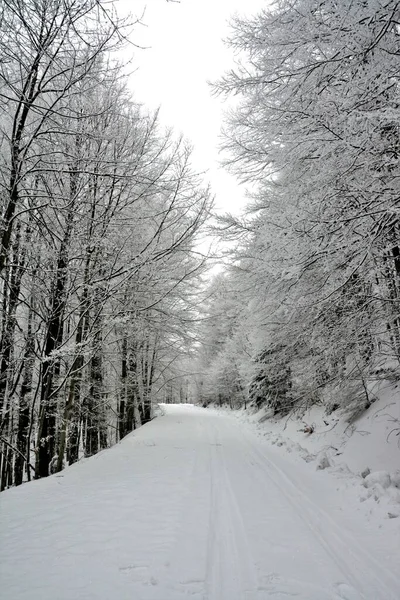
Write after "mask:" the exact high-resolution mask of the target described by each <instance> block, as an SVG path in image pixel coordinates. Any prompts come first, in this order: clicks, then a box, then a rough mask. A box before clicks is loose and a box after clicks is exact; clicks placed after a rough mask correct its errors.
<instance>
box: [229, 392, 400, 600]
mask: <svg viewBox="0 0 400 600" xmlns="http://www.w3.org/2000/svg"><path fill="white" fill-rule="evenodd" d="M376 393H377V395H378V399H377V401H376V402H374V403H373V404H372V405H371V407H370V408H369V409H368V410H367V411H365V412H364V413H363V414H362V416H361V417H360V418H358V419H357V420H355V421H354V422H352V423H350V424H349V422H348V421H347V420H346V415H345V414H343V413H341V412H340V411H338V412H334V413H332V414H331V415H327V414H325V410H324V407H323V406H313V407H312V408H311V409H310V410H308V411H306V412H305V413H303V414H301V415H299V414H295V415H291V416H290V417H288V418H284V419H278V420H274V419H271V418H268V410H267V409H265V408H262V409H261V410H258V411H253V410H251V408H250V410H247V411H245V410H240V411H235V412H233V413H232V412H231V411H229V413H230V414H232V415H234V416H235V417H236V418H237V419H239V420H240V421H242V422H243V421H244V422H247V423H249V424H250V425H251V426H252V427H253V428H255V429H257V431H258V433H259V434H260V435H261V436H263V437H264V439H265V440H267V441H269V443H270V444H272V445H276V446H277V447H281V448H282V450H286V452H289V453H291V454H293V455H294V456H295V457H298V458H300V459H302V460H303V461H305V462H307V463H309V464H310V468H311V469H314V470H315V469H317V470H325V469H326V471H327V472H328V473H329V474H330V475H333V477H335V478H336V480H337V481H338V482H340V486H341V488H345V489H346V496H347V497H346V502H347V503H349V502H350V501H353V502H354V503H355V505H354V508H355V509H356V510H358V511H360V512H362V513H363V514H364V516H365V517H366V518H367V519H368V520H374V521H375V523H376V524H378V526H379V527H380V528H382V527H383V528H385V527H386V526H387V529H388V530H389V531H390V530H391V529H392V528H393V527H394V528H395V529H396V528H397V532H398V535H399V540H400V386H399V385H397V386H395V387H393V385H392V384H389V383H387V384H384V383H381V384H380V385H379V387H378V386H377V388H376ZM357 503H358V506H357ZM360 503H361V504H360ZM382 519H383V521H385V520H387V519H398V522H397V523H396V524H395V525H393V524H390V525H389V524H387V525H386V523H385V522H383V523H382ZM399 544H400V542H399ZM399 598H400V596H399Z"/></svg>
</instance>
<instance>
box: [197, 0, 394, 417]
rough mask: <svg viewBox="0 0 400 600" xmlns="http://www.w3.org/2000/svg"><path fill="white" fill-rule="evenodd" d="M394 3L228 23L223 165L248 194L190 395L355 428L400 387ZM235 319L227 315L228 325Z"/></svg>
mask: <svg viewBox="0 0 400 600" xmlns="http://www.w3.org/2000/svg"><path fill="white" fill-rule="evenodd" d="M399 23H400V6H399V4H398V2H395V1H394V0H393V1H392V0H388V1H387V2H379V1H378V2H377V1H375V0H374V1H373V0H342V1H341V2H336V1H334V0H294V1H292V0H290V1H289V0H281V1H279V2H276V3H275V4H273V5H272V6H271V7H270V8H268V9H265V10H264V11H262V12H261V13H260V14H258V15H257V16H255V17H254V18H251V19H236V20H235V22H234V30H233V34H232V37H231V40H230V44H231V46H232V47H233V48H234V50H235V51H236V53H237V55H238V56H239V59H240V57H242V63H239V66H238V67H237V68H236V70H235V71H233V72H231V73H228V74H227V75H226V76H225V77H224V78H223V79H222V80H221V81H220V82H219V84H218V85H217V89H218V90H219V91H220V92H221V93H224V94H235V95H237V97H238V102H237V108H236V109H235V111H234V112H233V113H232V114H231V115H230V117H229V119H228V121H227V123H226V126H225V148H226V150H227V152H228V153H229V160H228V164H229V166H230V167H231V169H232V170H233V171H234V172H235V173H236V174H237V175H238V176H239V177H241V178H242V180H244V181H247V182H248V183H249V184H251V185H250V189H251V190H252V192H251V195H250V198H249V205H248V207H247V211H246V213H245V215H244V217H243V218H242V219H235V218H233V217H229V216H227V217H225V218H224V219H221V220H220V223H219V232H220V233H221V234H222V235H224V236H225V238H227V239H229V240H231V241H232V240H233V242H234V243H235V250H234V251H233V253H232V256H231V266H230V267H229V268H227V269H226V272H225V274H224V275H219V276H217V278H216V279H215V281H214V282H213V284H212V286H211V288H210V290H209V293H210V300H209V303H208V307H206V310H205V314H204V318H205V321H204V327H203V340H204V341H203V345H202V348H201V351H200V359H199V360H200V365H199V370H202V371H203V373H204V376H203V378H202V380H199V382H198V396H199V398H200V400H201V401H202V402H204V403H208V402H210V401H214V402H230V403H231V404H233V405H242V404H243V403H245V402H247V401H249V400H250V401H253V402H254V403H255V404H256V405H258V406H260V405H261V404H265V405H267V406H269V407H270V408H271V411H272V413H280V414H287V413H288V412H290V411H293V410H299V409H303V408H306V407H308V406H310V405H312V404H313V403H318V402H324V403H325V404H326V407H327V410H334V409H337V408H339V407H342V408H345V409H346V410H347V411H348V412H349V418H354V417H356V416H357V414H360V413H361V412H362V411H363V410H364V409H365V408H366V407H368V406H369V405H370V404H371V402H373V400H374V396H373V394H371V382H373V381H376V380H377V379H380V378H383V379H386V380H392V381H397V380H398V379H399V378H400V365H399V359H400V311H399V302H400V239H399V232H400V227H399V211H400V195H399V193H400V126H399V123H400V89H399V58H400V29H399ZM227 317H228V318H227Z"/></svg>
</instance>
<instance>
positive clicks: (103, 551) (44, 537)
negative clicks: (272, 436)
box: [0, 405, 400, 600]
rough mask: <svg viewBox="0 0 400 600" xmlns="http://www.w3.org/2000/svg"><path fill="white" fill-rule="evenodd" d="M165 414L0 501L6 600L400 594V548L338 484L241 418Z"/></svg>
mask: <svg viewBox="0 0 400 600" xmlns="http://www.w3.org/2000/svg"><path fill="white" fill-rule="evenodd" d="M165 410H166V414H165V416H163V417H160V418H157V419H155V420H154V421H152V422H151V423H149V424H147V425H146V426H144V427H142V428H141V429H139V430H138V431H136V432H135V433H134V434H131V435H130V436H128V437H127V438H125V439H124V440H123V442H122V443H121V444H118V445H117V446H115V447H113V448H112V449H111V450H107V451H105V452H102V453H100V454H98V455H97V456H95V457H94V458H91V459H89V460H86V461H81V462H80V463H79V464H77V465H75V466H73V467H72V468H70V469H67V470H66V471H64V472H62V473H61V474H60V475H58V476H53V477H50V478H48V479H46V480H40V481H36V482H33V483H31V484H27V485H24V486H22V487H20V488H17V489H12V490H9V491H7V492H5V493H3V494H1V496H0V519H1V522H0V527H1V529H0V532H1V533H0V590H1V592H0V595H1V598H2V600H28V599H29V600H184V599H191V600H266V599H268V598H273V599H275V600H281V599H282V600H288V598H296V599H297V600H339V599H345V600H361V599H363V600H399V598H400V569H398V570H396V565H397V564H398V559H399V556H400V553H399V556H397V557H396V556H393V547H388V545H387V544H386V542H385V539H384V538H383V537H382V538H380V537H379V535H378V534H377V532H376V531H375V532H374V531H372V530H370V529H368V528H367V527H365V523H364V522H363V520H362V517H361V515H360V514H356V513H355V511H353V512H352V511H351V510H348V507H346V506H343V500H342V496H340V495H339V494H338V493H337V492H336V488H335V482H334V480H333V479H332V481H330V480H328V478H324V477H321V476H320V474H319V473H316V472H313V471H312V470H311V469H309V468H308V465H306V464H301V463H299V462H296V461H292V460H291V457H290V456H288V455H284V454H283V453H282V452H279V451H278V450H277V449H275V448H272V447H270V446H269V445H268V444H266V443H264V442H262V441H261V440H260V439H259V438H258V437H256V435H255V434H254V433H253V432H252V431H251V430H250V429H249V428H248V427H247V426H244V425H243V426H242V425H241V424H240V422H238V421H235V420H234V419H233V418H231V417H229V416H226V415H222V414H218V413H217V412H215V411H207V410H205V409H201V408H195V407H191V406H185V405H180V406H170V407H165Z"/></svg>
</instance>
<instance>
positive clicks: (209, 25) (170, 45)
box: [123, 0, 268, 212]
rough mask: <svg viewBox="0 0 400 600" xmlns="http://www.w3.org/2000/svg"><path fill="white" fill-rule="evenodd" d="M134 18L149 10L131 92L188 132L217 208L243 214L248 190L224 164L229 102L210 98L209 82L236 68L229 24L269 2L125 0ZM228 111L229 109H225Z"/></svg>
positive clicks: (139, 34)
mask: <svg viewBox="0 0 400 600" xmlns="http://www.w3.org/2000/svg"><path fill="white" fill-rule="evenodd" d="M123 2H124V4H125V6H128V7H129V9H130V11H131V12H133V14H135V15H141V14H142V11H143V10H144V9H145V14H144V18H143V21H144V22H145V23H146V27H139V28H136V29H135V31H134V36H133V37H134V39H133V41H134V42H135V43H137V44H140V45H141V46H145V47H146V48H147V49H146V50H143V51H141V50H138V51H137V53H136V60H135V65H138V70H137V71H136V72H135V73H134V74H132V76H131V81H132V89H133V92H134V95H135V97H136V99H137V100H138V101H141V102H143V103H144V104H145V105H146V106H148V107H149V108H152V109H155V108H157V107H158V106H161V113H160V116H161V120H162V122H163V123H165V124H166V125H170V126H172V127H173V128H174V130H175V131H177V132H178V133H183V134H184V136H185V137H186V138H188V139H189V140H190V141H191V143H192V145H193V146H194V165H195V167H196V168H197V169H199V170H207V179H208V181H210V183H211V186H212V190H213V192H214V194H215V195H216V206H217V208H219V209H221V210H223V211H232V212H238V211H239V210H240V208H241V207H243V206H244V203H245V199H244V192H245V190H244V188H243V187H242V186H240V185H239V183H238V182H237V180H236V179H235V178H233V177H232V176H230V175H228V174H227V173H226V171H225V170H224V169H223V168H222V167H220V166H219V160H220V158H221V157H220V155H219V152H218V144H219V139H218V137H219V133H220V129H221V125H222V114H223V110H224V103H223V102H222V100H221V99H219V98H215V97H213V96H212V95H211V89H210V87H209V85H208V83H207V82H208V81H210V80H215V79H218V78H219V77H220V76H221V75H222V74H223V73H224V71H226V70H227V69H229V67H231V66H232V65H233V56H232V52H231V50H230V49H228V48H226V47H225V46H224V44H223V41H222V40H223V38H226V37H227V36H228V35H229V25H228V23H227V21H228V20H229V18H230V17H231V15H232V14H233V13H235V12H238V13H239V14H246V15H247V14H248V15H251V14H254V13H256V12H257V11H258V10H260V8H262V7H264V6H265V5H266V4H268V0H181V1H180V2H167V1H166V0H147V2H145V1H142V0H135V1H134V2H132V3H131V2H128V0H123ZM225 107H226V105H225Z"/></svg>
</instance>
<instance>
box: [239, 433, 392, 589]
mask: <svg viewBox="0 0 400 600" xmlns="http://www.w3.org/2000/svg"><path fill="white" fill-rule="evenodd" d="M241 438H242V440H243V441H244V443H245V444H246V446H247V447H248V449H249V450H250V453H251V455H252V456H253V457H254V467H257V469H258V470H259V472H260V473H262V474H264V477H263V476H261V477H260V476H259V481H260V482H261V484H262V485H263V486H264V488H265V489H266V491H267V492H268V486H267V483H266V481H265V476H266V477H267V478H268V479H269V480H270V481H272V482H273V484H274V485H275V486H276V487H277V488H278V489H279V491H280V492H281V494H282V496H283V497H284V498H285V499H286V501H287V502H288V503H289V504H290V505H291V506H292V508H293V510H294V511H295V512H296V514H297V515H298V517H299V518H300V519H301V520H302V521H303V522H304V523H305V524H306V525H307V527H308V528H309V529H310V530H311V531H312V533H313V535H314V537H315V539H316V540H317V541H318V542H319V544H320V545H321V546H322V548H323V549H324V550H325V552H326V553H327V554H328V556H330V557H331V558H332V560H333V561H334V562H335V564H336V565H337V567H338V568H339V569H340V571H341V572H342V573H343V575H344V576H345V579H347V582H349V583H351V585H352V586H353V588H354V590H352V589H351V588H350V587H349V586H348V585H347V584H346V583H342V582H338V583H337V585H336V589H335V593H336V594H338V596H337V597H338V598H343V599H344V600H353V599H354V600H358V599H360V600H361V599H362V600H371V598H373V600H380V599H382V600H399V597H400V581H399V580H396V578H395V577H394V576H393V575H392V574H391V573H390V572H388V571H387V570H386V569H385V567H384V566H383V565H381V564H380V563H379V562H378V561H376V559H374V558H373V557H372V556H371V555H370V553H369V552H368V551H366V550H365V549H364V548H363V547H362V546H361V545H360V544H358V542H357V541H356V540H355V539H354V538H353V537H352V536H350V535H349V534H348V533H347V532H346V531H345V530H344V529H343V528H341V527H340V526H339V525H338V524H337V523H335V521H334V520H333V519H332V517H331V516H330V515H329V514H328V513H327V512H326V511H324V510H323V509H322V508H321V507H320V506H318V505H317V504H316V503H315V502H314V501H313V500H312V499H311V498H310V497H309V496H308V495H307V494H306V493H305V492H304V491H303V490H301V489H300V488H299V487H298V486H297V485H296V484H295V483H294V482H293V481H292V480H291V478H290V477H289V476H288V475H287V474H286V473H285V472H284V471H282V469H280V468H279V467H277V466H276V465H275V464H274V463H273V461H272V460H270V459H269V458H268V457H267V456H265V455H264V454H263V453H262V451H261V450H260V449H259V448H258V447H257V445H256V444H255V443H253V442H252V441H250V439H249V438H248V436H245V435H244V434H243V433H242V432H241ZM296 495H297V496H300V498H301V502H300V503H298V502H296V501H295V500H294V498H295V497H296ZM299 507H300V508H299ZM326 530H328V531H329V533H325V532H326ZM346 556H348V557H349V558H351V561H352V563H351V566H350V564H349V563H348V562H347V561H346V558H345V557H346ZM360 557H362V561H361V560H360ZM366 564H367V565H369V567H370V568H369V570H368V573H365V565H366ZM355 566H356V569H355V568H354V567H355ZM361 573H362V575H360V574H361ZM378 573H384V574H385V577H384V578H383V577H382V576H380V575H378ZM371 580H373V585H374V587H373V589H372V588H371ZM355 594H356V595H355ZM371 594H372V595H371Z"/></svg>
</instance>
